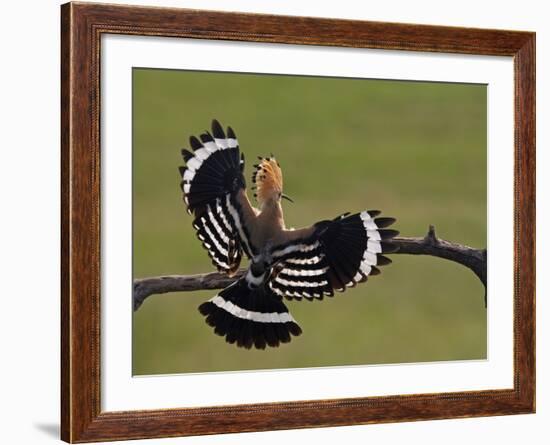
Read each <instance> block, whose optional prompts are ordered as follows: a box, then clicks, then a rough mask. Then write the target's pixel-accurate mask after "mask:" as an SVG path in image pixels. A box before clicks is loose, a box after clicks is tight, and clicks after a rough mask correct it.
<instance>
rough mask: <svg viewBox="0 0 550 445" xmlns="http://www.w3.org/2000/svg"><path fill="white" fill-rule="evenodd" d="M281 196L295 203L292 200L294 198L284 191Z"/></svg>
mask: <svg viewBox="0 0 550 445" xmlns="http://www.w3.org/2000/svg"><path fill="white" fill-rule="evenodd" d="M281 198H284V199H286V200H287V201H290V202H292V203H294V201H293V200H292V198H291V197H290V196H287V195H285V194H284V193H283V194H282V195H281Z"/></svg>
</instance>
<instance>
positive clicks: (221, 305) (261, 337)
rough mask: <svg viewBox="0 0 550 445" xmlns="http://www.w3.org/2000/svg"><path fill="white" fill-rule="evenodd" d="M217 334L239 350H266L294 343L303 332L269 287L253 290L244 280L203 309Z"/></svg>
mask: <svg viewBox="0 0 550 445" xmlns="http://www.w3.org/2000/svg"><path fill="white" fill-rule="evenodd" d="M199 311H200V313H201V314H202V315H204V316H205V317H206V323H207V324H208V325H209V326H211V327H213V328H214V332H215V333H216V334H217V335H220V336H222V337H225V340H226V341H227V342H228V343H236V345H237V346H238V347H242V348H246V349H251V348H252V347H255V348H256V349H265V348H266V347H267V346H271V347H277V346H279V345H280V344H281V343H288V342H290V340H291V338H292V336H298V335H300V334H301V333H302V329H301V328H300V326H299V325H298V324H297V323H296V321H295V320H294V319H293V318H292V315H290V313H289V311H288V309H287V307H286V306H285V305H284V303H283V302H282V301H281V300H280V299H279V298H278V297H277V296H276V295H275V294H274V293H273V291H271V290H270V289H269V288H267V287H260V288H257V289H250V288H249V287H248V285H247V283H246V281H245V280H244V279H241V280H239V281H237V282H236V283H234V284H232V285H231V286H229V287H227V288H225V289H224V290H222V291H221V292H220V293H219V294H218V295H216V296H215V297H214V298H212V299H210V300H209V301H206V302H205V303H203V304H201V305H200V306H199Z"/></svg>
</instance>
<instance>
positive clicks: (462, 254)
mask: <svg viewBox="0 0 550 445" xmlns="http://www.w3.org/2000/svg"><path fill="white" fill-rule="evenodd" d="M392 243H394V244H396V245H397V246H399V250H398V251H397V252H395V253H394V254H393V255H396V254H408V255H430V256H434V257H438V258H444V259H446V260H449V261H453V262H455V263H458V264H462V265H463V266H465V267H467V268H468V269H470V270H471V271H472V272H474V273H475V274H476V276H477V277H478V278H479V279H480V281H481V282H482V283H483V286H485V305H487V250H486V249H474V248H473V247H468V246H463V245H461V244H456V243H451V242H449V241H445V240H442V239H439V238H437V237H436V235H435V229H434V226H430V228H429V230H428V233H427V234H426V236H425V237H423V238H420V237H417V238H408V237H396V238H394V239H393V240H392ZM244 272H245V270H244V269H240V270H238V271H237V273H236V274H235V275H234V276H233V277H228V276H227V275H226V274H223V273H219V272H211V273H206V274H199V275H165V276H160V277H151V278H138V279H136V280H134V311H136V310H137V309H139V307H140V306H141V305H142V304H143V302H144V301H145V299H146V298H147V297H149V296H150V295H153V294H166V293H169V292H185V291H197V290H207V289H223V288H225V287H227V286H229V285H230V284H231V283H233V282H234V281H235V280H237V279H238V278H240V277H241V276H242V275H243V273H244Z"/></svg>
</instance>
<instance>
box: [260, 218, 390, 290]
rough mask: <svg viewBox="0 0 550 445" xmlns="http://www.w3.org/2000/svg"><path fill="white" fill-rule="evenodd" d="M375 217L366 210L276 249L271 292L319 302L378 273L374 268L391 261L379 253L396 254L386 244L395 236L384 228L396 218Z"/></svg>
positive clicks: (322, 225) (319, 225)
mask: <svg viewBox="0 0 550 445" xmlns="http://www.w3.org/2000/svg"><path fill="white" fill-rule="evenodd" d="M379 214H380V212H378V211H376V210H369V211H364V212H361V213H358V214H355V215H350V216H347V215H343V216H341V217H338V218H336V219H335V220H332V221H322V222H319V223H317V224H315V226H314V229H315V230H314V231H313V234H312V235H311V236H309V237H307V238H304V239H297V240H293V241H292V242H289V243H287V244H284V245H280V246H277V247H275V248H274V249H273V250H272V257H273V260H274V261H276V262H277V263H276V266H275V267H274V272H273V274H272V277H271V279H270V281H269V287H270V288H271V289H272V290H273V292H274V293H275V294H276V295H278V296H280V297H285V298H288V299H302V298H306V299H322V298H323V296H324V295H329V296H332V295H334V290H338V291H344V290H345V289H346V288H347V287H354V286H355V285H356V284H357V283H361V282H364V281H366V280H367V277H368V276H369V275H377V274H379V273H380V270H379V269H378V266H383V265H386V264H389V263H390V262H391V260H390V259H389V258H387V257H385V256H384V255H383V254H384V253H391V252H395V251H396V250H397V249H396V247H395V245H393V244H391V243H390V242H388V240H391V238H393V237H395V236H396V235H397V234H398V233H399V232H397V231H396V230H391V229H387V228H386V227H388V226H390V225H391V224H393V223H394V222H395V219H394V218H384V217H377V216H378V215H379Z"/></svg>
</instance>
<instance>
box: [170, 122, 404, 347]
mask: <svg viewBox="0 0 550 445" xmlns="http://www.w3.org/2000/svg"><path fill="white" fill-rule="evenodd" d="M190 145H191V148H192V150H193V151H189V150H186V149H183V150H182V155H183V158H184V160H185V163H186V165H185V166H184V167H180V173H181V176H182V181H181V188H182V191H183V199H184V201H185V204H186V205H187V211H188V212H189V214H192V215H193V216H194V221H193V227H194V228H195V230H196V233H197V236H198V238H199V239H200V241H201V242H202V245H203V246H204V248H205V249H206V250H207V252H208V255H209V256H210V258H211V259H212V264H213V265H214V266H215V267H216V268H217V269H218V271H220V272H223V273H226V274H228V275H229V276H232V275H234V274H235V273H236V272H237V270H238V268H239V265H240V262H241V259H242V256H243V253H244V255H246V256H247V257H248V258H249V260H250V264H249V266H248V269H247V271H246V273H245V274H244V275H242V277H241V278H239V279H238V280H236V281H235V282H234V283H233V284H231V285H230V286H228V287H226V288H225V289H223V290H222V291H221V292H219V293H218V294H217V295H216V296H215V297H213V298H212V299H210V300H209V301H207V302H205V303H203V304H201V305H200V306H199V311H200V313H201V314H202V315H203V316H205V317H206V323H207V324H208V325H210V326H211V327H213V328H214V332H215V333H216V334H218V335H220V336H223V337H225V340H226V341H227V342H228V343H232V344H235V343H236V345H237V346H239V347H244V348H247V349H250V348H252V347H255V348H257V349H265V348H266V346H271V347H276V346H279V344H280V343H287V342H289V341H290V340H291V336H298V335H300V334H301V333H302V329H301V328H300V326H299V325H298V323H297V322H296V320H294V318H293V317H292V315H291V314H290V312H289V310H288V308H287V307H286V306H285V304H284V303H283V299H287V300H301V299H303V298H305V299H308V300H322V299H323V297H324V296H325V295H326V296H333V295H334V291H335V290H336V291H344V290H345V289H346V288H348V287H354V286H355V285H356V284H357V283H362V282H365V281H367V277H369V276H371V275H377V274H379V273H380V269H378V267H379V266H383V265H386V264H389V263H390V262H391V261H390V259H389V258H387V257H386V256H384V255H383V254H385V253H391V252H394V251H395V250H397V249H396V247H395V245H393V244H392V243H391V242H390V240H391V239H392V238H393V237H395V236H396V235H397V234H398V232H397V231H396V230H392V229H388V228H387V227H388V226H390V225H391V224H393V223H394V222H395V219H394V218H388V217H380V216H379V214H380V212H379V211H377V210H366V211H362V212H360V213H355V214H349V213H345V214H343V215H341V216H338V217H336V218H334V219H332V220H324V221H319V222H317V223H315V224H313V225H312V226H311V227H305V228H301V229H296V230H294V229H287V228H286V227H285V221H284V217H283V208H282V205H281V202H282V199H284V198H286V199H289V200H290V198H288V197H287V196H286V195H285V194H284V193H283V175H282V172H281V168H280V166H279V163H278V162H277V160H276V159H275V158H274V157H273V156H270V157H266V158H260V162H259V163H258V164H257V165H255V166H254V167H255V170H254V172H253V175H252V182H253V183H254V188H255V196H256V199H257V202H258V208H255V207H254V206H252V204H251V203H250V201H249V199H248V196H247V193H246V181H245V178H244V174H243V173H244V167H245V160H244V154H241V153H240V150H239V143H238V142H237V137H236V136H235V132H234V131H233V130H232V129H231V127H228V128H227V134H226V132H224V130H223V128H222V126H221V125H220V124H219V122H218V121H216V120H214V121H213V122H212V133H209V132H205V133H203V134H201V135H200V137H199V138H197V137H194V136H192V137H191V138H190Z"/></svg>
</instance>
